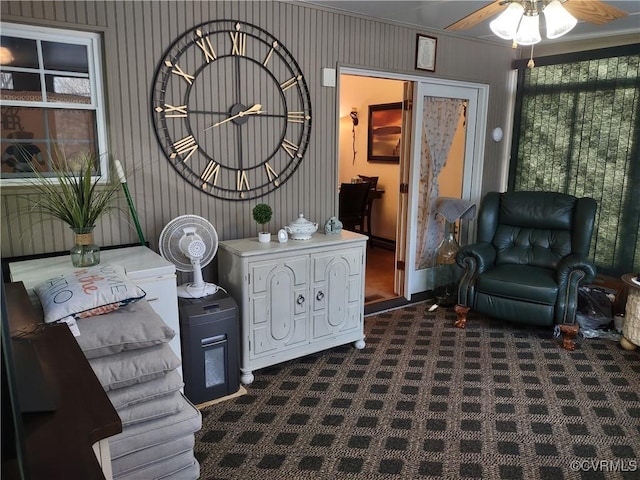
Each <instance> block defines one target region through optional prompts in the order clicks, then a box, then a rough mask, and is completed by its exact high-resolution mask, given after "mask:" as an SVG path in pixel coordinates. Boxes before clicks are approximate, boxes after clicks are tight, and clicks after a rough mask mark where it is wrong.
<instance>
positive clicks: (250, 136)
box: [151, 20, 311, 200]
mask: <svg viewBox="0 0 640 480" xmlns="http://www.w3.org/2000/svg"><path fill="white" fill-rule="evenodd" d="M151 102H152V107H151V108H152V116H153V124H154V128H155V133H156V136H157V137H158V142H159V143H160V146H161V147H162V149H163V151H164V153H165V155H166V156H167V158H168V160H169V161H170V162H171V165H173V167H174V168H175V169H176V170H177V171H178V173H179V174H180V175H182V176H183V177H184V178H185V179H186V180H187V181H188V182H190V183H191V184H193V185H194V186H195V187H197V188H198V189H201V190H202V191H203V192H206V193H208V194H210V195H213V196H214V197H218V198H222V199H227V200H248V199H252V198H256V197H260V196H262V195H265V194H266V193H268V192H270V191H272V190H274V189H276V188H278V187H280V186H281V185H283V184H284V183H285V182H286V181H287V180H288V179H289V178H290V177H291V176H292V175H293V173H294V172H295V171H296V169H297V168H298V166H299V165H300V162H301V161H302V159H303V157H304V154H305V151H306V150H307V146H308V144H309V136H310V132H311V100H310V96H309V89H308V87H307V83H306V81H305V79H304V76H303V74H302V71H301V70H300V67H299V66H298V63H297V62H296V60H295V59H294V58H293V56H292V55H291V53H289V51H288V50H287V49H286V48H285V47H284V45H282V44H281V43H280V42H279V41H278V40H277V39H275V38H274V37H273V36H272V35H271V34H269V33H268V32H267V31H265V30H263V29H262V28H260V27H257V26H255V25H251V24H249V23H245V22H241V21H236V20H215V21H211V22H207V23H203V24H200V25H197V26H196V27H194V28H193V29H191V30H189V31H187V32H186V33H184V34H183V35H182V36H180V37H179V38H177V39H176V40H175V41H174V42H173V43H172V44H171V46H170V47H169V48H168V49H167V51H166V53H165V54H164V57H163V58H162V60H161V61H160V62H159V65H158V68H157V71H156V74H155V78H154V82H153V92H152V98H151Z"/></svg>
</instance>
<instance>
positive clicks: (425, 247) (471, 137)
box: [404, 79, 489, 299]
mask: <svg viewBox="0 0 640 480" xmlns="http://www.w3.org/2000/svg"><path fill="white" fill-rule="evenodd" d="M488 90H489V87H488V86H486V85H478V84H471V83H466V82H459V83H458V82H452V81H450V80H449V81H446V84H445V82H444V81H439V80H437V79H430V80H429V81H424V82H423V81H421V82H418V84H417V87H416V88H415V91H414V100H413V129H412V130H413V133H414V134H413V138H412V140H411V143H412V147H411V158H410V164H409V193H408V213H407V218H408V220H407V222H406V227H407V237H406V243H407V247H406V252H405V253H406V262H405V272H404V273H405V285H404V287H405V289H404V295H405V297H406V298H407V299H410V298H411V295H412V294H414V293H419V292H424V291H427V290H430V289H432V288H433V268H431V267H432V266H433V265H432V263H431V261H430V258H431V256H433V253H434V252H435V249H436V248H437V245H433V244H430V243H429V240H425V238H424V237H425V235H424V231H422V230H421V229H422V228H423V226H422V224H421V222H422V221H424V218H423V217H425V216H427V215H426V214H425V213H424V212H427V211H429V210H432V209H431V208H430V205H431V202H430V200H429V198H427V196H426V195H424V190H425V189H424V185H425V182H428V178H429V175H430V174H431V175H432V176H433V175H436V178H437V172H438V169H437V168H435V169H431V170H429V167H426V166H425V165H423V163H425V162H423V158H424V157H425V155H424V154H423V146H424V145H423V143H424V142H426V144H427V146H428V144H429V140H428V139H427V136H426V133H425V129H428V128H430V129H436V130H438V129H444V128H449V127H445V126H444V125H445V122H442V119H441V118H437V116H436V115H433V114H431V110H430V108H431V105H433V104H436V103H437V104H438V105H445V108H450V109H460V108H466V112H465V113H466V136H465V141H464V162H463V172H462V189H461V192H462V194H461V198H463V199H467V200H471V201H473V202H474V203H476V204H477V203H478V202H479V201H480V195H481V185H482V164H483V157H484V137H485V132H486V117H487V103H488V93H489V91H488ZM447 99H448V100H447ZM425 105H426V106H427V112H424V108H425ZM463 105H464V107H462V106H463ZM445 135H447V133H446V132H445ZM435 147H436V146H433V145H432V146H431V147H429V146H428V147H427V148H431V149H432V150H435V149H436V148H435ZM421 181H422V182H423V188H422V189H421V188H420V182H421ZM421 190H422V192H421ZM419 214H420V218H421V220H420V221H419ZM430 215H432V214H430ZM429 218H430V217H429ZM461 223H462V222H461ZM431 228H433V226H431ZM473 233H474V224H473V223H472V222H469V224H468V225H461V232H460V240H461V243H463V244H464V243H467V240H468V239H470V238H473Z"/></svg>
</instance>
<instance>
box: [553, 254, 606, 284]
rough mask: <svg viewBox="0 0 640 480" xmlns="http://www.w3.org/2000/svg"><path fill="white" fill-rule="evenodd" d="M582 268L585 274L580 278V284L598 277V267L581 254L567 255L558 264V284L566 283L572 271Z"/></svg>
mask: <svg viewBox="0 0 640 480" xmlns="http://www.w3.org/2000/svg"><path fill="white" fill-rule="evenodd" d="M575 270H582V272H584V276H583V277H582V278H580V282H579V285H582V284H585V283H589V282H593V281H594V280H595V278H596V267H595V266H594V265H593V264H592V263H591V262H590V261H588V260H586V259H585V258H583V257H581V256H580V255H567V256H566V257H564V258H563V259H562V260H561V261H560V263H559V264H558V270H557V279H556V280H557V282H558V285H565V284H566V283H567V282H568V281H569V276H570V274H571V272H573V271H575Z"/></svg>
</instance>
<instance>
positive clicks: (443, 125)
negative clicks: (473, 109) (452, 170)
mask: <svg viewBox="0 0 640 480" xmlns="http://www.w3.org/2000/svg"><path fill="white" fill-rule="evenodd" d="M464 102H465V100H462V99H459V98H442V97H424V102H423V111H422V118H423V121H422V147H421V153H420V186H419V189H418V198H419V200H418V238H417V242H416V245H417V251H416V265H415V267H416V269H421V268H427V267H431V266H433V256H434V253H435V250H436V248H437V246H438V240H439V237H440V236H441V234H442V228H441V225H440V223H442V221H440V222H439V221H438V220H437V219H436V216H435V209H436V199H437V198H438V175H440V171H441V170H442V167H444V164H445V163H446V161H447V156H448V155H449V150H450V148H451V143H452V142H453V137H454V134H455V133H456V128H457V126H458V120H459V118H460V115H461V114H462V111H463V108H464Z"/></svg>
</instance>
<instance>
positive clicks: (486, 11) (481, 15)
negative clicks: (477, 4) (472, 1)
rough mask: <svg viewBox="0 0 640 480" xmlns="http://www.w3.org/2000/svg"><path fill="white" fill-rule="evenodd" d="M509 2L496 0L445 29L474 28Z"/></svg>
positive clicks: (505, 6)
mask: <svg viewBox="0 0 640 480" xmlns="http://www.w3.org/2000/svg"><path fill="white" fill-rule="evenodd" d="M508 4H509V2H505V1H504V0H495V1H494V2H493V3H490V4H489V5H486V6H484V7H482V8H480V9H478V10H476V11H475V12H473V13H470V14H469V15H467V16H466V17H463V18H461V19H460V20H458V21H457V22H455V23H452V24H451V25H449V26H448V27H446V28H445V30H466V29H467V28H473V27H475V26H476V25H478V24H479V23H480V22H482V21H484V20H486V19H487V18H489V17H492V16H493V15H495V14H496V13H498V12H501V11H502V10H504V9H505V8H507V5H508Z"/></svg>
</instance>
